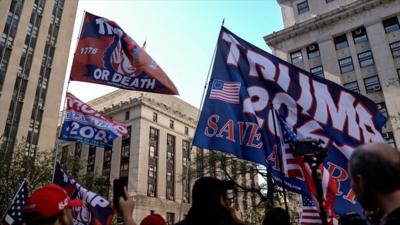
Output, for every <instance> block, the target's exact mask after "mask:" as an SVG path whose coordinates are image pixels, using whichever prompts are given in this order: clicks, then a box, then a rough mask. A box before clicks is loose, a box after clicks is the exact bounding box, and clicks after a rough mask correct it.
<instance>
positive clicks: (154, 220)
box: [140, 213, 167, 225]
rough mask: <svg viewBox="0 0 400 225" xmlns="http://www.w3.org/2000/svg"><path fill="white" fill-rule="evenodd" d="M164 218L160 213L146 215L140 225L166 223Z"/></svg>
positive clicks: (162, 224)
mask: <svg viewBox="0 0 400 225" xmlns="http://www.w3.org/2000/svg"><path fill="white" fill-rule="evenodd" d="M166 224H167V222H165V220H164V218H162V216H161V215H160V214H157V213H153V214H151V215H148V216H146V217H145V218H144V219H143V220H142V222H140V225H166Z"/></svg>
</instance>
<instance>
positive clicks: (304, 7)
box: [297, 1, 310, 15]
mask: <svg viewBox="0 0 400 225" xmlns="http://www.w3.org/2000/svg"><path fill="white" fill-rule="evenodd" d="M308 11H310V7H309V6H308V2H307V1H304V2H300V3H299V4H297V12H298V13H299V15H300V14H303V13H305V12H308Z"/></svg>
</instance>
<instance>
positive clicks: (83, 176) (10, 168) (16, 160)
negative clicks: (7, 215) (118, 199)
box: [0, 140, 109, 215]
mask: <svg viewBox="0 0 400 225" xmlns="http://www.w3.org/2000/svg"><path fill="white" fill-rule="evenodd" d="M26 146H27V143H26V141H25V140H22V141H21V142H20V143H17V144H16V147H15V148H14V150H13V152H8V151H6V149H5V146H4V145H0V181H1V182H0V190H1V191H0V214H1V215H3V214H4V212H5V211H6V209H7V207H8V205H9V204H10V202H11V200H12V198H13V196H14V195H15V192H16V191H17V189H18V187H19V185H20V184H21V183H22V181H23V180H24V179H25V178H26V179H27V180H28V190H29V192H32V191H34V190H35V189H36V188H38V187H40V186H43V185H45V184H49V183H51V182H52V178H53V172H54V163H55V149H51V150H45V151H41V150H39V149H36V151H35V152H32V151H29V150H28V148H27V147H26ZM63 168H64V169H65V170H66V171H67V172H69V173H70V174H71V175H72V176H73V177H74V178H75V179H76V180H78V181H80V183H81V184H82V186H83V187H86V188H88V189H90V190H91V191H94V192H96V193H98V194H99V195H102V196H104V197H106V198H107V197H108V193H109V188H108V187H109V180H108V178H106V177H104V176H99V175H97V174H94V173H83V171H82V168H83V162H82V160H81V159H80V158H79V157H74V156H71V154H68V156H67V158H66V159H65V162H64V163H63Z"/></svg>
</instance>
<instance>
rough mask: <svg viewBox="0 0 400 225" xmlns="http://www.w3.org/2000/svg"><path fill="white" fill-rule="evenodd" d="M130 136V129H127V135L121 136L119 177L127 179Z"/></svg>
mask: <svg viewBox="0 0 400 225" xmlns="http://www.w3.org/2000/svg"><path fill="white" fill-rule="evenodd" d="M131 134H132V128H131V127H130V126H129V127H128V133H126V134H125V135H124V136H122V144H121V165H120V168H119V176H120V177H128V175H129V156H130V151H131Z"/></svg>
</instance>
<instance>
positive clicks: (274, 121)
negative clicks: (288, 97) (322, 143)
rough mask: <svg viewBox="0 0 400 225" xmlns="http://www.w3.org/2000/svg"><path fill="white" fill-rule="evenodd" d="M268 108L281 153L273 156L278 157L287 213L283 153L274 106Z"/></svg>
mask: <svg viewBox="0 0 400 225" xmlns="http://www.w3.org/2000/svg"><path fill="white" fill-rule="evenodd" d="M270 106H271V111H272V121H273V123H274V132H275V142H276V146H277V149H278V153H279V152H280V153H281V154H277V156H275V157H279V164H280V166H279V170H280V172H281V180H282V181H281V182H282V188H283V199H284V202H285V210H286V211H287V212H288V213H289V210H288V204H287V199H286V188H285V181H284V179H285V173H284V171H283V158H282V154H283V152H282V146H281V144H280V140H279V138H278V133H277V130H276V120H275V109H274V105H273V104H272V103H271V104H270Z"/></svg>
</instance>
